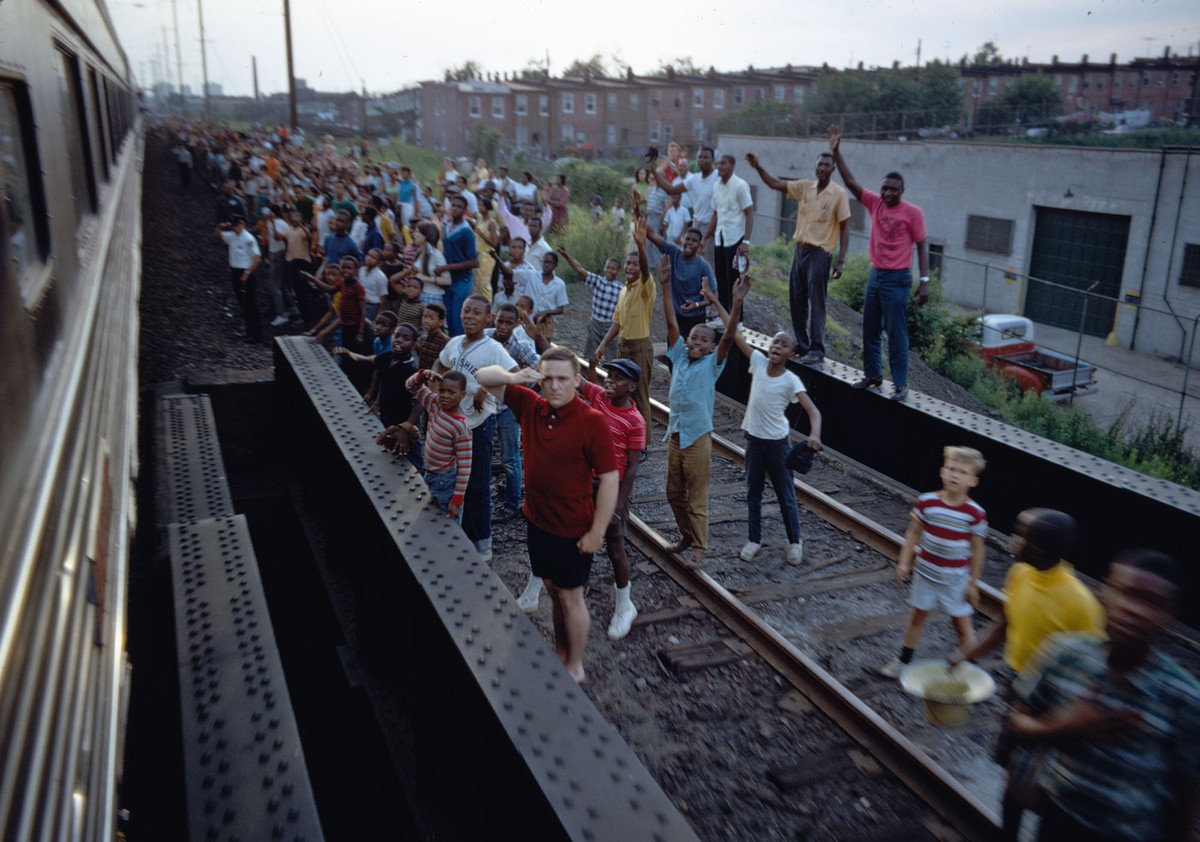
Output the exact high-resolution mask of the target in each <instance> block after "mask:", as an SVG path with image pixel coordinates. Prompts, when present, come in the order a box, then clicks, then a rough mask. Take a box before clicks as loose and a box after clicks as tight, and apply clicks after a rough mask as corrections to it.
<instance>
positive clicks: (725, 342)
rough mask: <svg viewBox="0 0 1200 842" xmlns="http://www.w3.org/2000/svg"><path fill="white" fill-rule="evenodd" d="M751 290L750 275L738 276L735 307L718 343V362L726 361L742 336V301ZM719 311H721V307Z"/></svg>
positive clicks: (734, 288)
mask: <svg viewBox="0 0 1200 842" xmlns="http://www.w3.org/2000/svg"><path fill="white" fill-rule="evenodd" d="M749 291H750V278H749V277H748V276H746V277H741V278H738V279H737V283H735V284H734V285H733V309H732V310H731V311H730V313H729V320H728V321H727V322H725V332H724V333H723V334H721V341H720V342H718V343H717V362H724V360H725V357H727V356H728V355H729V349H730V348H731V347H732V346H733V343H734V342H735V341H736V340H737V339H739V338H740V337H741V333H740V331H738V322H739V321H740V320H741V318H742V302H743V301H745V300H746V293H748V292H749ZM710 294H711V291H710ZM717 312H720V309H719V307H718V311H717ZM743 341H745V340H743Z"/></svg>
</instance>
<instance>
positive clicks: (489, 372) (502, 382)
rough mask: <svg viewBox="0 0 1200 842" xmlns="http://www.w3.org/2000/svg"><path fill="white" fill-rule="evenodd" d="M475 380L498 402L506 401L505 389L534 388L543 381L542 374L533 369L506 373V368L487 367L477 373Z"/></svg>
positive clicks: (497, 366)
mask: <svg viewBox="0 0 1200 842" xmlns="http://www.w3.org/2000/svg"><path fill="white" fill-rule="evenodd" d="M475 380H476V381H478V383H479V385H480V386H482V387H483V388H484V389H487V390H488V391H489V392H491V393H492V394H493V395H495V396H496V400H499V401H502V400H504V389H505V387H507V386H510V385H512V386H532V385H533V384H534V383H537V382H539V381H540V380H542V373H541V372H540V371H537V370H536V369H532V368H523V369H521V370H520V371H505V370H504V366H499V365H485V366H484V367H483V368H481V369H479V371H477V372H475Z"/></svg>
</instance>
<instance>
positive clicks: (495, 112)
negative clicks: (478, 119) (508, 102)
mask: <svg viewBox="0 0 1200 842" xmlns="http://www.w3.org/2000/svg"><path fill="white" fill-rule="evenodd" d="M492 117H494V118H495V119H497V120H503V119H504V97H502V96H494V97H492Z"/></svg>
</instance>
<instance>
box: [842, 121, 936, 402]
mask: <svg viewBox="0 0 1200 842" xmlns="http://www.w3.org/2000/svg"><path fill="white" fill-rule="evenodd" d="M841 140H842V135H841V132H840V130H839V129H838V127H837V126H831V127H830V129H829V149H830V151H832V152H833V160H834V163H835V164H837V168H838V172H839V173H841V176H842V181H844V182H846V189H848V190H849V191H850V192H851V193H853V194H854V198H856V199H858V201H860V202H861V203H862V206H863V207H864V208H866V209H867V213H869V214H871V244H870V253H871V272H870V274H869V275H868V276H867V293H866V297H865V299H864V301H863V379H862V380H859V381H858V382H857V383H855V384H854V388H856V389H866V388H874V387H876V386H881V385H882V384H883V368H882V361H881V357H880V350H881V345H880V342H881V332H882V331H887V335H888V364H889V365H890V366H891V369H892V400H897V401H902V400H904V399H905V398H907V397H908V298H909V295H910V294H911V292H912V249H913V245H914V244H915V245H916V247H917V263H918V265H919V267H920V269H921V285H920V286H918V287H917V306H918V307H919V306H921V305H923V304H924V303H925V302H926V301H927V300H928V298H929V249H928V248H927V247H926V245H925V214H924V213H922V212H921V209H920V208H919V207H917V206H916V205H913V204H909V203H908V202H904V201H901V200H900V197H901V196H903V195H904V177H903V176H902V175H900V173H898V172H890V173H888V174H887V175H885V176H884V177H883V185H882V186H881V187H880V188H879V192H878V193H872V192H871V191H870V190H867V189H865V188H863V186H862V185H861V184H859V183H858V182H857V181H855V180H854V176H853V175H852V174H851V173H850V169H849V168H848V167H847V166H846V160H845V159H844V158H843V157H842V152H841Z"/></svg>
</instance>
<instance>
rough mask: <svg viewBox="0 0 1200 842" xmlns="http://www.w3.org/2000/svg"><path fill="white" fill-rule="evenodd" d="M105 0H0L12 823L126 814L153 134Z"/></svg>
mask: <svg viewBox="0 0 1200 842" xmlns="http://www.w3.org/2000/svg"><path fill="white" fill-rule="evenodd" d="M131 82H132V80H131V76H130V71H129V61H128V59H127V57H126V55H125V53H124V51H123V50H122V48H121V45H120V43H119V41H118V38H117V34H116V32H115V30H114V28H113V24H112V21H111V19H110V17H109V14H108V11H107V9H106V7H105V4H104V2H103V0H58V2H54V3H45V2H41V0H4V2H0V186H2V187H3V195H2V197H0V198H2V201H0V827H2V828H3V837H4V839H21V840H24V839H88V840H93V839H105V838H112V837H113V836H114V834H115V829H116V811H117V806H116V805H117V785H118V783H117V782H118V781H119V777H120V775H119V773H120V768H119V767H120V763H121V757H122V754H123V746H122V740H123V731H124V727H123V719H124V709H125V699H126V697H127V690H128V685H129V665H128V662H127V658H126V646H125V638H126V635H125V604H126V590H127V569H128V564H127V560H128V557H129V552H128V550H129V545H130V542H131V536H132V529H133V523H134V507H133V506H134V495H133V488H132V481H133V477H134V475H135V472H136V470H137V464H136V441H137V341H138V317H137V298H138V278H139V261H140V241H141V220H140V202H141V165H140V161H141V141H140V138H139V133H138V131H137V130H136V129H137V117H138V106H137V99H136V96H135V93H134V91H133V88H132V84H131Z"/></svg>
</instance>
